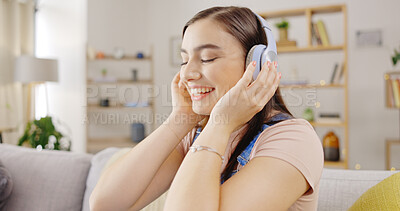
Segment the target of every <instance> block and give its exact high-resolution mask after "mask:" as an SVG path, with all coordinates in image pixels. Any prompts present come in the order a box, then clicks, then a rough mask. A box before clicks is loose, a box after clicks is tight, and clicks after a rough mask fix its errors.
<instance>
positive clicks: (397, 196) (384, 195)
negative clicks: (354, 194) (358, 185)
mask: <svg viewBox="0 0 400 211" xmlns="http://www.w3.org/2000/svg"><path fill="white" fill-rule="evenodd" d="M381 209H384V210H400V173H397V174H394V175H392V176H390V177H388V178H386V179H384V180H383V181H382V182H380V183H378V184H377V185H375V186H373V187H372V188H370V189H368V190H367V191H366V192H365V193H364V194H363V195H362V196H361V197H360V198H359V199H358V200H357V201H356V202H355V203H354V204H353V206H351V207H350V209H349V211H362V210H381Z"/></svg>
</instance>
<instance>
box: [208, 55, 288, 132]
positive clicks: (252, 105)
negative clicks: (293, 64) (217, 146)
mask: <svg viewBox="0 0 400 211" xmlns="http://www.w3.org/2000/svg"><path fill="white" fill-rule="evenodd" d="M254 70H255V62H254V61H253V62H252V63H250V64H249V66H248V67H247V69H246V71H245V72H244V74H243V76H242V78H241V79H240V80H239V81H238V82H237V83H236V85H235V86H234V87H232V88H231V89H230V90H229V91H228V92H227V93H226V94H225V95H224V96H222V97H221V99H219V101H218V102H217V103H216V105H215V106H214V108H213V110H212V111H211V114H210V120H209V121H211V123H212V124H214V125H223V126H224V127H227V129H228V130H229V131H234V130H235V129H236V128H237V127H239V126H241V125H243V124H245V123H246V122H248V121H249V120H250V119H251V118H252V117H253V116H254V115H255V114H257V113H258V112H259V111H261V110H262V109H263V108H264V106H265V105H266V104H267V103H268V101H269V100H270V99H271V98H272V96H273V95H274V94H275V92H276V89H277V88H278V85H279V81H280V78H281V73H278V72H277V71H276V62H273V63H271V62H266V63H265V64H264V65H263V67H262V69H261V71H260V73H259V74H258V76H257V79H256V80H255V81H253V82H251V81H252V77H253V73H254Z"/></svg>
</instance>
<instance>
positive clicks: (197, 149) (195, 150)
mask: <svg viewBox="0 0 400 211" xmlns="http://www.w3.org/2000/svg"><path fill="white" fill-rule="evenodd" d="M189 150H190V151H191V152H197V151H201V150H207V151H209V152H214V153H215V154H217V155H218V156H219V157H220V158H221V159H222V163H223V162H224V160H225V158H224V156H222V155H221V154H219V153H218V152H217V150H215V149H213V148H211V147H208V146H199V145H193V146H191V147H190V148H189Z"/></svg>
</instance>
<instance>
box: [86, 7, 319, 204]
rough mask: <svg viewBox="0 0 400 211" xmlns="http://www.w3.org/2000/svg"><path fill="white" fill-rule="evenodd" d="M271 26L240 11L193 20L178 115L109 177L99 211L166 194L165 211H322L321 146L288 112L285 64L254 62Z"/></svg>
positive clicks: (186, 35)
mask: <svg viewBox="0 0 400 211" xmlns="http://www.w3.org/2000/svg"><path fill="white" fill-rule="evenodd" d="M264 27H265V28H266V29H268V27H267V26H266V25H265V24H264V20H260V19H258V17H257V15H255V14H254V13H253V12H252V11H251V10H250V9H247V8H240V7H214V8H210V9H206V10H203V11H201V12H199V13H198V14H196V15H195V16H194V17H193V18H192V19H191V20H189V21H188V23H187V24H186V25H185V27H184V29H183V36H182V37H183V41H182V48H181V55H182V59H183V62H182V67H181V70H180V72H179V73H178V74H176V75H175V77H174V79H173V81H172V83H171V89H172V100H173V111H172V113H171V114H170V116H169V118H168V119H167V120H166V121H165V122H164V123H163V124H162V125H161V126H160V127H159V128H158V129H157V130H155V131H154V132H153V133H152V134H151V135H150V136H148V137H147V138H146V139H144V140H143V141H142V142H141V143H140V144H138V145H137V146H136V147H134V148H133V149H132V150H131V151H130V152H129V153H128V154H127V155H125V156H124V157H122V158H121V159H119V160H118V161H117V162H116V163H114V164H113V165H112V166H111V167H110V168H108V169H107V171H106V172H105V173H104V174H103V175H102V177H101V178H100V180H99V182H98V184H97V186H96V188H95V190H94V191H93V194H92V196H91V199H90V204H91V208H92V209H93V210H103V209H104V210H139V209H141V208H143V207H144V206H146V205H147V204H149V203H150V202H152V201H153V200H154V199H156V198H157V197H158V196H160V195H161V194H162V193H164V192H165V191H166V190H167V189H169V192H168V198H167V200H166V203H165V208H164V209H165V210H316V208H317V199H318V188H319V179H320V176H321V172H322V168H323V154H322V146H321V143H320V140H319V138H318V136H317V135H316V133H315V131H314V130H313V128H312V126H311V125H310V124H309V123H308V122H307V121H305V120H302V119H295V118H293V116H292V115H291V114H290V112H289V111H288V109H287V108H286V106H285V104H284V102H283V100H282V97H281V95H280V91H279V88H278V84H279V80H280V73H278V72H277V71H276V67H277V63H276V62H275V61H273V60H272V61H267V62H265V63H263V64H260V63H258V62H260V61H261V60H264V58H261V59H260V61H258V60H254V61H248V62H247V63H249V64H248V65H246V58H250V59H252V58H253V57H252V56H251V55H252V52H253V50H252V49H254V46H258V45H259V44H262V45H264V46H268V44H269V45H273V44H274V41H273V40H272V39H269V38H271V37H269V35H266V33H265V32H266V31H264ZM267 37H268V39H269V40H267ZM268 42H270V43H268ZM249 55H250V56H249ZM261 55H264V54H261ZM261 65H262V67H261ZM258 67H260V73H259V74H258V75H257V77H256V78H254V79H255V80H254V79H253V74H254V72H255V71H256V69H257V68H258ZM131 178H137V179H135V180H132V179H131ZM121 191H123V194H116V193H121ZM243 193H245V194H243ZM249 202H250V203H249Z"/></svg>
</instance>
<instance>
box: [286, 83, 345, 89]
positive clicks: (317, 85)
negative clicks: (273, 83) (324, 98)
mask: <svg viewBox="0 0 400 211" xmlns="http://www.w3.org/2000/svg"><path fill="white" fill-rule="evenodd" d="M344 87H345V86H344V85H343V84H326V85H321V84H293V85H279V88H281V89H310V88H316V89H320V88H344Z"/></svg>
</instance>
